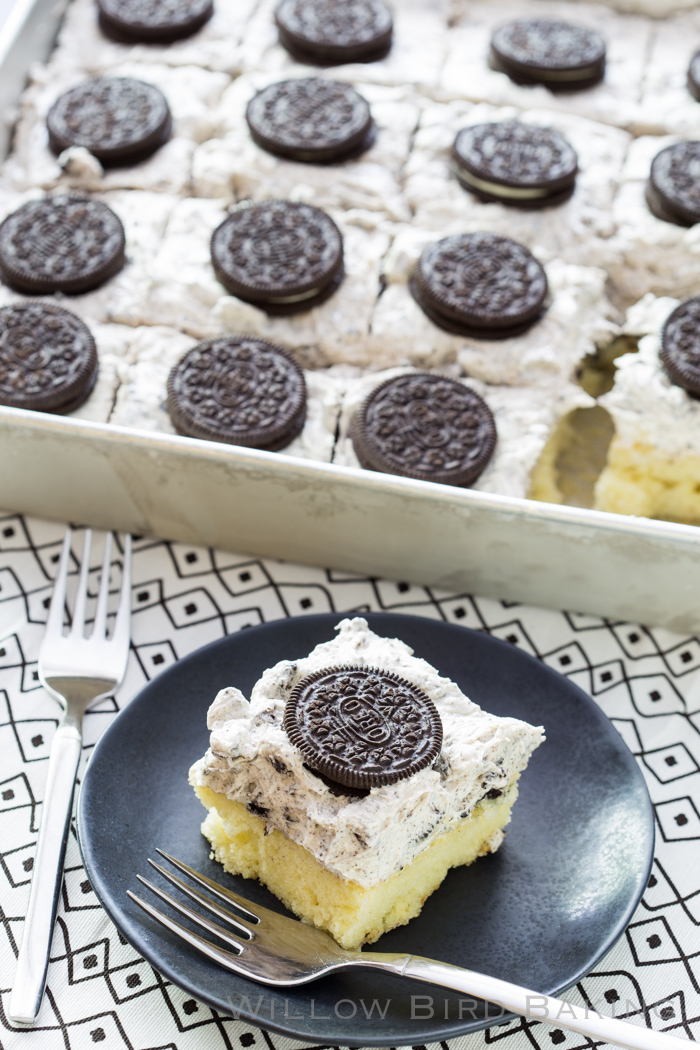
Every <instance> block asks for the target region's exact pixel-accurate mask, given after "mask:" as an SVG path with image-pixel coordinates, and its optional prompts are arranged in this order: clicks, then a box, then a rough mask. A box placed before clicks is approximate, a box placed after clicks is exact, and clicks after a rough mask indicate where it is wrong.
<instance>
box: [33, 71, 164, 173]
mask: <svg viewBox="0 0 700 1050" xmlns="http://www.w3.org/2000/svg"><path fill="white" fill-rule="evenodd" d="M46 124H47V127H48V131H49V145H50V146H51V149H52V150H53V151H54V153H56V154H59V153H62V152H63V150H64V149H68V147H69V146H84V147H85V149H88V150H89V151H90V152H91V153H92V154H93V156H95V157H97V159H98V160H99V161H100V162H101V163H102V164H105V165H109V164H136V163H137V162H138V161H141V160H145V159H146V158H147V157H150V156H151V154H152V153H155V151H156V150H157V149H159V148H160V147H161V146H162V145H164V143H166V142H167V141H168V139H169V138H170V135H171V132H172V118H171V116H170V109H169V107H168V103H167V102H166V99H165V96H164V95H163V92H162V91H160V90H159V89H158V88H157V87H155V85H153V84H146V83H144V81H142V80H134V79H133V78H132V77H95V78H94V79H92V80H86V81H85V82H84V83H83V84H78V86H77V87H74V88H71V90H70V91H66V92H65V93H64V94H63V95H61V96H60V98H58V99H57V100H56V102H54V104H53V106H52V107H51V109H50V110H49V115H48V117H47V118H46Z"/></svg>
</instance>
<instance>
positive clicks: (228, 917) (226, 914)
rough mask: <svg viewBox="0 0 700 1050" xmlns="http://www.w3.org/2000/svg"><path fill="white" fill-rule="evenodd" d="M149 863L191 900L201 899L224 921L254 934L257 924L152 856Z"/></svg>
mask: <svg viewBox="0 0 700 1050" xmlns="http://www.w3.org/2000/svg"><path fill="white" fill-rule="evenodd" d="M148 863H149V864H150V865H151V867H153V868H155V869H156V871H157V872H159V873H160V874H161V875H162V876H163V878H165V879H167V880H168V882H170V883H172V885H173V886H177V888H178V889H179V890H182V892H183V893H186V894H187V896H188V897H189V898H190V899H191V900H193V901H199V903H200V904H202V905H203V906H204V907H205V908H207V909H208V910H209V911H210V912H211V913H212V914H213V915H216V916H218V918H220V919H223V921H224V922H230V923H231V925H232V926H235V927H236V929H237V930H240V931H241V933H245V934H248V935H249V936H252V934H253V931H254V930H255V925H254V924H253V923H252V922H246V920H245V919H241V918H239V916H238V915H234V914H233V912H231V911H229V910H228V908H222V907H221V905H220V904H217V903H216V901H213V900H211V898H210V897H207V896H206V894H204V893H200V892H199V890H195V889H192V887H191V886H188V885H187V883H186V882H183V880H182V879H178V877H177V875H171V874H170V872H169V871H167V870H166V869H165V868H163V867H162V866H161V865H160V864H156V862H155V861H154V860H151V858H150V857H149V858H148Z"/></svg>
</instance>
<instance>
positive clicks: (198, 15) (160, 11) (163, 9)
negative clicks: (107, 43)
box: [97, 0, 214, 44]
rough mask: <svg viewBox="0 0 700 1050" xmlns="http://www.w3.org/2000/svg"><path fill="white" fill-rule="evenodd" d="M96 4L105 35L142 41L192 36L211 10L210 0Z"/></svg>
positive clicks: (162, 41)
mask: <svg viewBox="0 0 700 1050" xmlns="http://www.w3.org/2000/svg"><path fill="white" fill-rule="evenodd" d="M97 6H98V9H99V21H100V27H101V28H102V30H103V32H104V33H105V35H106V36H110V37H113V38H116V39H117V40H120V41H121V40H123V41H125V42H132V41H133V42H134V43H139V42H140V43H144V44H169V43H171V42H172V41H173V40H182V39H183V38H184V37H188V36H192V34H193V33H196V32H197V30H198V29H201V27H202V26H203V25H204V23H205V22H208V21H209V19H210V18H211V16H212V14H213V13H214V5H213V3H212V0H97Z"/></svg>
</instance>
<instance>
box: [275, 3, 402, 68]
mask: <svg viewBox="0 0 700 1050" xmlns="http://www.w3.org/2000/svg"><path fill="white" fill-rule="evenodd" d="M275 21H276V23H277V28H278V30H279V38H280V43H281V44H282V46H283V47H285V48H286V49H287V51H289V53H290V54H291V55H292V56H293V57H294V58H296V59H298V60H299V61H301V62H310V63H312V64H315V65H321V66H326V65H328V66H331V65H339V64H340V63H343V62H375V61H377V59H380V58H384V56H385V55H386V54H387V53H388V52H389V49H390V48H391V36H392V33H393V29H394V20H393V18H392V14H391V11H390V9H389V8H388V7H387V5H386V4H385V3H384V0H352V3H347V2H343V0H282V2H281V3H280V4H279V5H278V6H277V10H276V11H275Z"/></svg>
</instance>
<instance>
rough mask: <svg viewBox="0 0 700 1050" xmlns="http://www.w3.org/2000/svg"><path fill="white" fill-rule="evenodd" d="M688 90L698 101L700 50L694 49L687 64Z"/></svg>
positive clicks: (699, 95)
mask: <svg viewBox="0 0 700 1050" xmlns="http://www.w3.org/2000/svg"><path fill="white" fill-rule="evenodd" d="M687 84H688V91H689V92H690V94H691V95H692V96H693V98H696V99H697V100H698V102H700V51H696V52H695V54H694V55H693V57H692V58H691V60H690V65H689V66H688V78H687Z"/></svg>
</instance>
